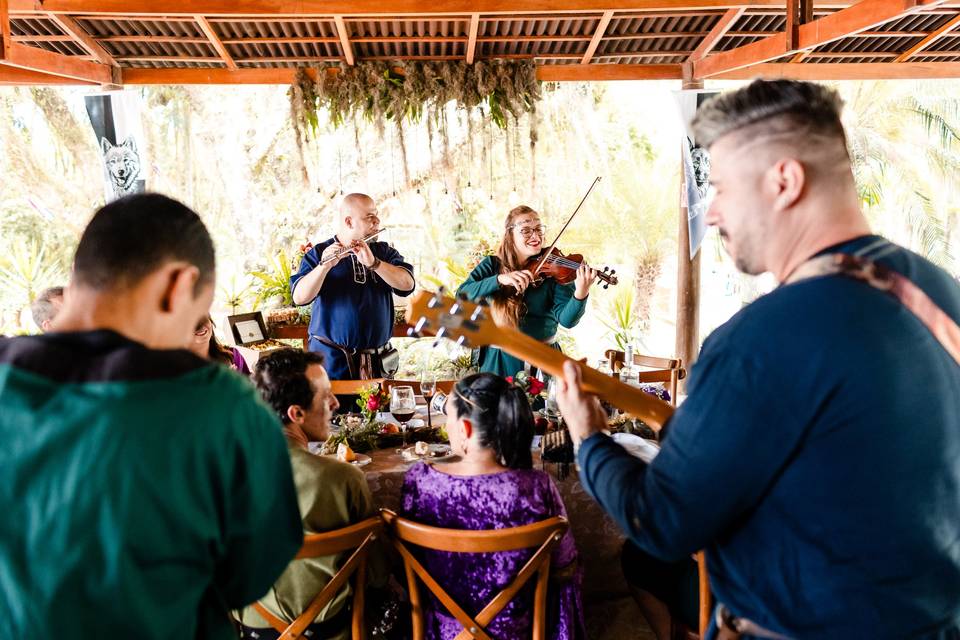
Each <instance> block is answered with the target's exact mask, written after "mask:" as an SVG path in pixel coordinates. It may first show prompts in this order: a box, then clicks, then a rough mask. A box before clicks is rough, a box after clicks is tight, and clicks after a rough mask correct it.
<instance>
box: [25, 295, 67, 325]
mask: <svg viewBox="0 0 960 640" xmlns="http://www.w3.org/2000/svg"><path fill="white" fill-rule="evenodd" d="M54 298H63V287H50V288H49V289H44V290H43V291H41V292H40V295H38V296H37V299H36V300H34V301H33V304H32V305H30V314H31V315H32V316H33V322H34V324H36V325H37V326H38V327H42V326H43V323H44V322H48V321H50V320H53V316H54V315H56V309H54V307H53V300H54Z"/></svg>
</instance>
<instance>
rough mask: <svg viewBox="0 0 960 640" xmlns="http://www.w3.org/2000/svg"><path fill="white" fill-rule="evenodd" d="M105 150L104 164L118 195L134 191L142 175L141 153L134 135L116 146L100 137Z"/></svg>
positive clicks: (101, 146)
mask: <svg viewBox="0 0 960 640" xmlns="http://www.w3.org/2000/svg"><path fill="white" fill-rule="evenodd" d="M100 149H101V151H102V152H103V166H104V167H105V168H106V171H107V177H108V178H109V181H110V185H111V186H112V187H113V191H114V193H115V194H116V195H117V197H118V198H119V197H121V196H125V195H127V194H128V193H132V192H133V191H134V189H135V187H136V180H137V177H138V176H139V175H140V154H138V153H137V143H136V142H135V141H134V139H133V137H132V136H130V137H127V139H126V140H124V141H123V142H122V143H121V144H119V145H116V146H114V145H113V144H111V143H110V141H109V140H107V139H106V138H101V139H100Z"/></svg>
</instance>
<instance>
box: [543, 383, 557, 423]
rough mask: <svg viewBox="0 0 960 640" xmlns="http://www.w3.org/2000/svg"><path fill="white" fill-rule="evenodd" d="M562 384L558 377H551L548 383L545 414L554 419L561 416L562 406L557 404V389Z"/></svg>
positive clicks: (544, 407)
mask: <svg viewBox="0 0 960 640" xmlns="http://www.w3.org/2000/svg"><path fill="white" fill-rule="evenodd" d="M559 385H560V383H559V382H558V381H557V378H556V376H551V377H550V380H548V381H547V400H546V402H544V406H543V409H544V412H545V413H546V414H547V415H548V416H550V417H553V418H556V417H557V416H559V415H560V406H559V405H558V404H557V389H558V387H559Z"/></svg>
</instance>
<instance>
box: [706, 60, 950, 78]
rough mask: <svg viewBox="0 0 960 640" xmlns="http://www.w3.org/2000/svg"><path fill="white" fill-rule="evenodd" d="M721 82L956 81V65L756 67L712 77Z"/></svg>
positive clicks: (761, 65) (827, 64)
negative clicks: (763, 80) (942, 79)
mask: <svg viewBox="0 0 960 640" xmlns="http://www.w3.org/2000/svg"><path fill="white" fill-rule="evenodd" d="M715 78H717V79H724V80H750V79H753V78H766V79H768V80H775V79H778V78H790V79H793V80H923V79H936V78H960V62H866V63H865V62H858V63H850V62H828V63H823V64H815V63H810V62H805V63H803V64H793V63H787V64H758V65H754V66H752V67H747V68H743V69H737V70H736V71H729V72H726V73H723V74H720V75H717V76H715Z"/></svg>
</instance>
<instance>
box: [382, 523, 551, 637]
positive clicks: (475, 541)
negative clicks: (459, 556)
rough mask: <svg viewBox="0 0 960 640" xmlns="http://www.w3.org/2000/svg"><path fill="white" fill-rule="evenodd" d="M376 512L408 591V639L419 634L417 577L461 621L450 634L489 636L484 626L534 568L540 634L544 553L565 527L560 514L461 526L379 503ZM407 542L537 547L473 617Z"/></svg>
mask: <svg viewBox="0 0 960 640" xmlns="http://www.w3.org/2000/svg"><path fill="white" fill-rule="evenodd" d="M380 514H381V515H382V517H383V520H384V522H385V523H386V525H387V532H388V534H389V537H390V539H391V541H392V542H393V544H394V546H395V547H396V548H397V551H399V552H400V555H401V556H402V557H403V564H404V569H405V570H406V574H407V583H408V589H409V592H410V605H411V609H412V615H413V639H414V640H423V637H424V618H423V603H422V600H421V598H420V591H419V588H418V586H417V579H418V578H419V579H420V580H421V581H422V582H423V583H424V584H425V585H426V586H427V588H428V589H429V590H430V591H431V592H432V593H433V594H434V595H435V596H436V597H437V599H438V600H439V601H440V603H441V604H442V605H443V606H444V608H446V609H447V611H449V612H450V613H451V614H452V615H453V616H454V617H455V618H456V619H457V621H458V622H459V623H460V624H461V625H462V626H463V631H461V632H460V633H459V634H458V635H457V637H456V640H468V639H473V640H491V639H490V636H489V635H488V634H487V632H486V631H485V630H484V627H486V625H488V624H490V622H491V621H492V620H493V619H494V618H495V617H496V616H497V614H498V613H500V611H502V610H503V608H504V607H505V606H506V605H507V604H508V603H509V602H510V601H511V600H512V599H513V598H514V597H515V596H516V595H517V592H519V591H520V589H521V588H522V587H523V586H524V585H525V584H526V583H527V582H528V581H529V580H530V578H532V577H533V575H534V574H537V583H536V584H537V586H536V591H535V592H534V605H533V639H534V640H543V638H544V637H545V635H546V609H547V581H548V579H549V577H550V553H551V551H552V550H553V548H554V547H555V546H556V545H557V544H559V543H560V540H561V539H562V538H563V534H564V533H565V532H566V530H567V527H568V524H567V520H566V518H562V517H559V516H557V517H554V518H548V519H546V520H542V521H540V522H536V523H534V524H528V525H525V526H522V527H515V528H512V529H495V530H487V531H467V530H458V529H442V528H439V527H431V526H428V525H424V524H419V523H417V522H413V521H412V520H407V519H405V518H401V517H400V516H398V515H397V514H396V513H394V512H393V511H390V510H389V509H381V510H380ZM408 544H411V545H415V546H418V547H422V548H424V549H431V550H435V551H449V552H458V553H492V552H497V551H513V550H516V549H529V548H533V547H537V550H536V552H535V553H534V554H533V557H531V558H530V560H529V561H527V563H526V564H525V565H524V566H523V568H522V569H520V572H519V573H518V574H517V577H516V578H514V580H513V582H511V583H510V584H509V585H508V586H507V587H506V588H505V589H503V590H502V591H501V592H500V593H498V594H497V595H496V596H495V597H494V598H493V600H491V601H490V602H489V603H488V604H487V605H486V606H485V607H484V608H483V609H482V610H481V611H480V613H478V614H477V616H476V618H473V617H471V616H470V615H469V614H468V613H467V612H466V611H464V609H463V607H461V606H460V605H459V604H457V603H456V602H454V601H453V599H452V598H451V597H450V596H449V595H448V594H447V592H446V591H444V589H443V587H441V586H440V585H439V583H437V581H436V580H435V579H434V578H433V576H431V575H430V574H429V573H427V570H426V569H424V567H423V565H422V564H420V562H419V561H418V560H417V559H416V557H415V556H414V555H413V553H412V552H411V551H410V549H409V548H408V547H407V545H408Z"/></svg>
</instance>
